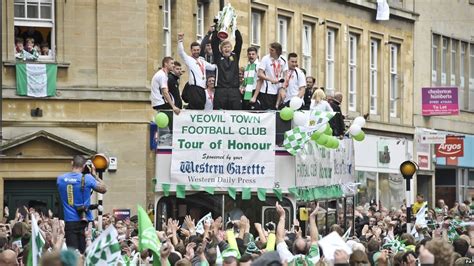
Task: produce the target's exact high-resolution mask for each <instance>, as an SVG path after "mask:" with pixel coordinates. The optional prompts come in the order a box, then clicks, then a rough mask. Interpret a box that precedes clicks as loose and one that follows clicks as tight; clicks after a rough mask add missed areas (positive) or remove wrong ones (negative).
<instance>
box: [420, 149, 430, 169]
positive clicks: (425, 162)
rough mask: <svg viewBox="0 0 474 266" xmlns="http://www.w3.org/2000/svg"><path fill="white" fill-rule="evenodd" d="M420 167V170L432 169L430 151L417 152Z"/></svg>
mask: <svg viewBox="0 0 474 266" xmlns="http://www.w3.org/2000/svg"><path fill="white" fill-rule="evenodd" d="M416 163H417V164H418V168H419V169H420V170H430V169H431V167H430V165H431V158H430V154H429V153H424V152H417V161H416Z"/></svg>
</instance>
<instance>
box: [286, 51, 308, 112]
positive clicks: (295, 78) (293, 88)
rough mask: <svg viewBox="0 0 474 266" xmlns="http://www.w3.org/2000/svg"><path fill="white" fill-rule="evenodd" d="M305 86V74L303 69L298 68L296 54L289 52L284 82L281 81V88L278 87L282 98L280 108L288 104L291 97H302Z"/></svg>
mask: <svg viewBox="0 0 474 266" xmlns="http://www.w3.org/2000/svg"><path fill="white" fill-rule="evenodd" d="M305 88H306V76H305V75H304V73H303V71H301V69H300V68H298V55H297V54H296V53H290V54H289V55H288V71H287V73H286V78H285V82H284V83H283V88H281V89H280V96H281V98H282V99H283V103H282V104H281V105H280V109H281V108H283V107H285V106H289V105H290V100H291V99H292V98H293V97H298V98H301V99H303V97H304V93H305Z"/></svg>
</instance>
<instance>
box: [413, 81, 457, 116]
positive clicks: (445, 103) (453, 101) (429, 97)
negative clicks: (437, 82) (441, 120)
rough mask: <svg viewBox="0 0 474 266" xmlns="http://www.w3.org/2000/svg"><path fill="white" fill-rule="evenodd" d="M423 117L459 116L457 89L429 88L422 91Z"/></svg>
mask: <svg viewBox="0 0 474 266" xmlns="http://www.w3.org/2000/svg"><path fill="white" fill-rule="evenodd" d="M421 90H422V91H421V99H422V106H421V108H422V115H424V116H432V115H458V114H459V105H458V88H457V87H432V88H430V87H428V88H422V89H421Z"/></svg>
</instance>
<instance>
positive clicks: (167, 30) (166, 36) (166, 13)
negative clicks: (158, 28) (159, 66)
mask: <svg viewBox="0 0 474 266" xmlns="http://www.w3.org/2000/svg"><path fill="white" fill-rule="evenodd" d="M163 56H171V0H163Z"/></svg>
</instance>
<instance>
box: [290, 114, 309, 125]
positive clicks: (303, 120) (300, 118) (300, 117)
mask: <svg viewBox="0 0 474 266" xmlns="http://www.w3.org/2000/svg"><path fill="white" fill-rule="evenodd" d="M293 123H294V125H295V126H307V124H308V116H307V115H306V114H305V113H303V112H295V114H294V115H293Z"/></svg>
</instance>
